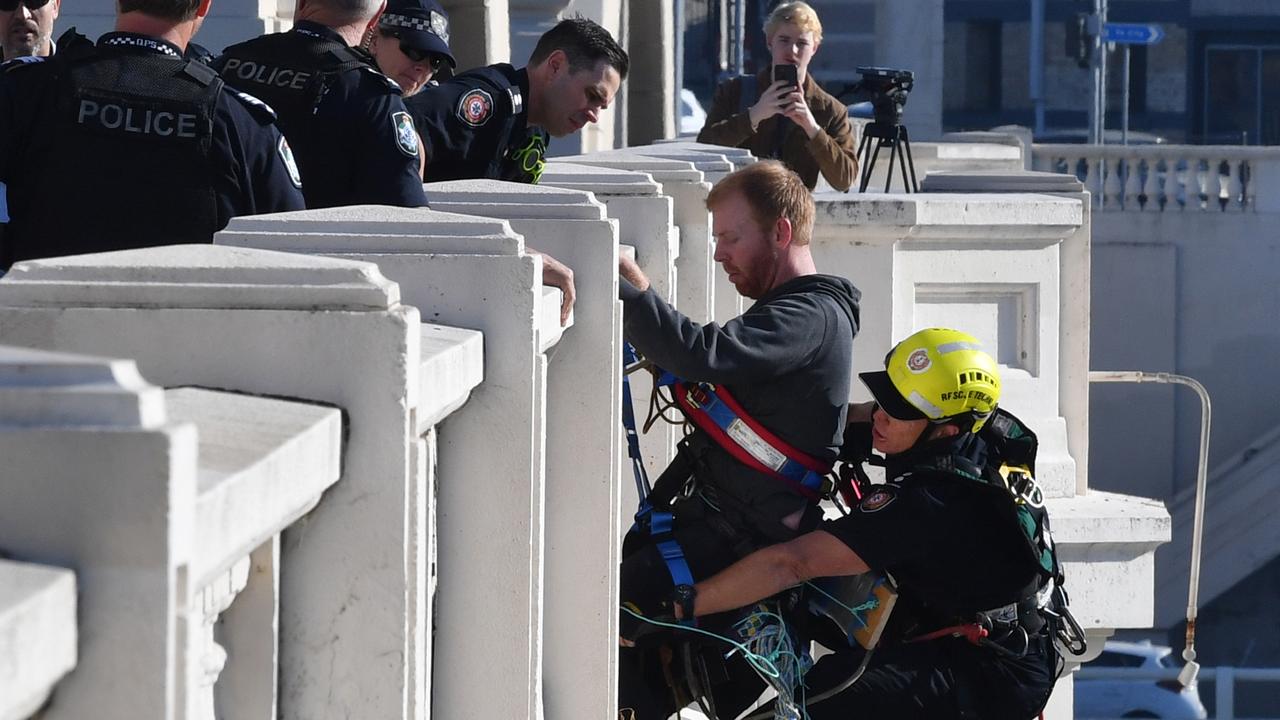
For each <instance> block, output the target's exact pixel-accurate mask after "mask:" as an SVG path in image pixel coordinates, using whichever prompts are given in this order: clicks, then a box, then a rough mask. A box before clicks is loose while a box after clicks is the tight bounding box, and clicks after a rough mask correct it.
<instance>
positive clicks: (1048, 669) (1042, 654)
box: [805, 636, 1058, 720]
mask: <svg viewBox="0 0 1280 720" xmlns="http://www.w3.org/2000/svg"><path fill="white" fill-rule="evenodd" d="M861 660H862V654H861V651H845V652H841V653H837V654H834V655H828V656H825V657H823V658H822V659H821V660H819V661H818V664H817V665H816V666H814V668H813V669H812V670H811V671H810V672H809V674H808V675H807V676H806V677H805V683H806V685H807V686H808V687H809V688H810V693H811V694H816V693H817V692H820V691H821V690H822V689H825V688H830V687H834V686H835V685H836V684H837V683H839V682H840V681H841V680H843V679H844V678H847V677H849V676H850V675H851V674H852V673H853V672H854V671H855V670H856V669H857V667H858V664H859V663H860V662H861ZM1057 665H1058V657H1057V654H1056V651H1055V650H1054V649H1053V647H1052V643H1051V641H1049V639H1048V638H1046V637H1043V636H1041V637H1038V638H1033V639H1032V640H1031V641H1030V643H1029V647H1028V651H1027V654H1026V655H1025V656H1023V657H1021V658H1010V657H1002V656H998V655H997V654H996V653H995V651H993V650H991V649H988V648H980V647H975V646H973V645H970V644H969V643H968V642H967V641H965V640H961V639H957V638H946V639H941V640H932V641H927V642H921V643H912V644H895V645H889V646H886V647H882V648H878V649H877V650H876V651H875V653H874V654H873V655H872V657H871V660H870V662H869V663H868V666H867V669H866V671H865V672H864V673H863V674H862V676H861V677H860V678H859V679H858V680H857V681H856V682H855V683H854V684H853V685H852V686H850V687H849V688H848V689H847V690H845V691H843V692H841V693H840V694H838V695H836V696H834V697H831V698H829V699H827V700H823V701H821V702H818V703H816V704H812V705H810V706H809V707H808V711H809V716H810V718H812V720H849V719H850V718H863V717H865V718H894V719H895V720H979V719H980V720H1031V718H1034V717H1035V716H1036V715H1037V714H1038V713H1039V712H1040V711H1041V710H1042V709H1044V705H1045V703H1046V702H1048V700H1049V693H1050V692H1052V690H1053V684H1054V682H1055V681H1056V679H1057Z"/></svg>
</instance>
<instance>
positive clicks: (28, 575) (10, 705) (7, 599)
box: [0, 349, 76, 720]
mask: <svg viewBox="0 0 1280 720" xmlns="http://www.w3.org/2000/svg"><path fill="white" fill-rule="evenodd" d="M4 352H5V350H4V349H0V355H3V354H4ZM0 362H3V361H0ZM0 638H4V639H3V640H0V687H2V688H4V694H3V695H0V718H4V720H25V718H27V717H30V716H31V715H33V714H35V712H36V710H37V709H39V708H40V706H41V705H43V704H44V702H45V700H47V699H48V697H49V693H51V692H52V691H53V687H54V685H55V684H56V683H57V682H58V680H60V679H61V678H62V677H63V676H64V675H66V674H67V673H68V672H69V671H70V670H71V669H72V668H74V667H75V665H76V576H75V573H73V572H71V571H70V570H66V569H64V568H56V567H50V566H48V565H37V564H35V563H23V562H13V561H12V560H0Z"/></svg>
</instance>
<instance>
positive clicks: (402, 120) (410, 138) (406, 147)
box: [391, 112, 418, 157]
mask: <svg viewBox="0 0 1280 720" xmlns="http://www.w3.org/2000/svg"><path fill="white" fill-rule="evenodd" d="M391 124H392V125H394V126H395V129H396V145H397V146H399V147H400V152H402V153H404V154H405V155H408V156H409V157H418V131H417V130H415V129H414V127H413V119H412V118H410V117H409V113H407V112H398V113H396V114H395V115H392V116H391Z"/></svg>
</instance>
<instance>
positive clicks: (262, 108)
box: [223, 85, 276, 122]
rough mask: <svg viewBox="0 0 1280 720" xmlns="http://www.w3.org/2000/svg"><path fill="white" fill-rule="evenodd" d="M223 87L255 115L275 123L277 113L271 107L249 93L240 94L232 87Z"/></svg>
mask: <svg viewBox="0 0 1280 720" xmlns="http://www.w3.org/2000/svg"><path fill="white" fill-rule="evenodd" d="M223 87H225V88H227V90H228V91H229V92H230V93H231V94H232V95H235V96H236V99H237V100H239V101H240V102H241V103H243V104H244V106H245V107H247V108H249V109H250V110H252V111H253V112H254V113H256V114H258V115H260V116H262V117H265V118H266V119H267V120H269V121H272V122H274V121H275V119H276V111H275V110H274V109H272V107H271V106H270V105H268V104H266V103H264V102H262V101H261V100H259V99H258V98H256V97H254V96H252V95H250V94H249V93H247V92H240V91H239V90H236V89H234V88H232V87H231V86H230V85H224V86H223Z"/></svg>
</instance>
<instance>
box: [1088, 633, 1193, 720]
mask: <svg viewBox="0 0 1280 720" xmlns="http://www.w3.org/2000/svg"><path fill="white" fill-rule="evenodd" d="M1181 667H1182V663H1180V662H1179V661H1178V659H1177V657H1175V656H1174V654H1173V651H1172V650H1171V649H1170V648H1169V647H1167V646H1164V645H1152V644H1151V643H1149V642H1141V643H1131V642H1119V641H1115V640H1113V641H1109V642H1108V643H1107V644H1106V647H1105V648H1104V649H1103V651H1102V654H1100V655H1099V656H1098V657H1097V658H1096V659H1094V660H1090V661H1089V662H1087V663H1085V664H1084V666H1083V667H1081V670H1082V671H1083V670H1085V669H1088V670H1090V671H1092V670H1095V669H1098V670H1104V671H1105V669H1107V668H1137V669H1142V670H1149V671H1159V670H1177V669H1179V668H1181ZM1092 674H1093V673H1092V672H1090V673H1088V674H1085V675H1084V676H1083V677H1082V676H1081V675H1077V676H1076V678H1075V716H1076V717H1077V718H1164V720H1204V718H1206V717H1208V712H1207V711H1206V710H1205V707H1204V704H1203V703H1201V702H1200V691H1199V690H1198V689H1197V688H1196V687H1195V686H1194V685H1193V686H1192V687H1189V688H1187V687H1183V686H1182V683H1180V682H1178V681H1177V680H1176V679H1169V680H1151V679H1145V680H1142V679H1137V678H1122V677H1114V678H1101V677H1089V675H1092Z"/></svg>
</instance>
